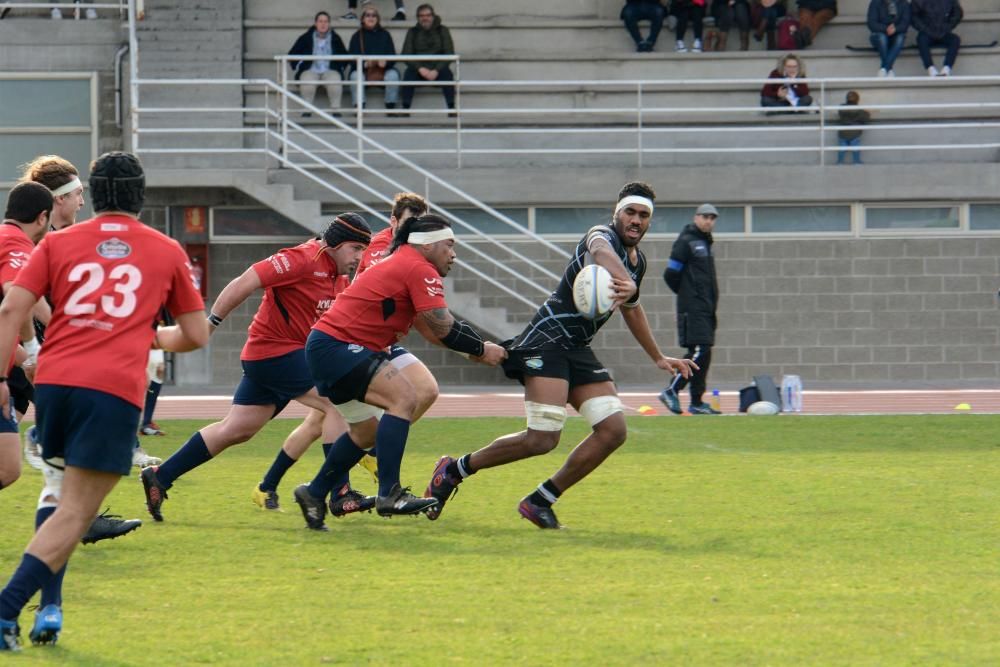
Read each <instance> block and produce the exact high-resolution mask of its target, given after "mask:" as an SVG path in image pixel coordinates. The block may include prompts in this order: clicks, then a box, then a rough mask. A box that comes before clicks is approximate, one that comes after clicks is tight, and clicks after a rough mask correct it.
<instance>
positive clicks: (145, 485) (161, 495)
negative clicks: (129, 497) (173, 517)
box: [139, 466, 168, 521]
mask: <svg viewBox="0 0 1000 667" xmlns="http://www.w3.org/2000/svg"><path fill="white" fill-rule="evenodd" d="M159 469H160V467H159V466H150V467H148V468H143V469H142V472H140V473H139V479H141V480H142V490H143V491H145V492H146V509H148V510H149V513H150V514H151V515H152V517H153V521H163V514H162V513H161V512H160V508H161V507H162V506H163V501H164V500H166V499H167V497H168V496H167V487H165V486H163V485H162V484H160V480H159V479H157V478H156V471H157V470H159Z"/></svg>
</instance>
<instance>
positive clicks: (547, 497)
mask: <svg viewBox="0 0 1000 667" xmlns="http://www.w3.org/2000/svg"><path fill="white" fill-rule="evenodd" d="M561 495H562V491H560V490H559V489H558V488H557V487H556V485H555V484H553V483H552V480H551V479H547V480H545V481H544V482H542V483H541V484H539V485H538V488H537V489H535V492H534V493H532V494H531V495H530V496H528V502H530V503H531V504H532V505H538V506H539V507H552V503H554V502H555V501H557V500H559V496H561Z"/></svg>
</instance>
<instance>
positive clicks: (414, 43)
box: [400, 4, 455, 115]
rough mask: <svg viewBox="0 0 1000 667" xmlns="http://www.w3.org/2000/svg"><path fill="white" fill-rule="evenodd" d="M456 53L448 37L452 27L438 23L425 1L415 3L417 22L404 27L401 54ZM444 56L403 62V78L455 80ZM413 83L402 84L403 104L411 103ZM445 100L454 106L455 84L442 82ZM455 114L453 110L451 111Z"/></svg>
mask: <svg viewBox="0 0 1000 667" xmlns="http://www.w3.org/2000/svg"><path fill="white" fill-rule="evenodd" d="M454 54H455V44H454V43H453V42H452V41H451V31H450V30H448V28H446V27H445V26H443V25H441V17H440V16H437V15H436V14H435V13H434V8H433V7H431V6H430V5H428V4H423V5H420V6H419V7H417V25H415V26H413V27H412V28H410V29H409V30H407V31H406V40H405V41H404V42H403V51H402V53H401V54H400V55H404V56H450V55H454ZM454 80H455V75H454V74H452V72H451V67H449V66H448V61H447V60H439V61H412V62H409V63H407V64H406V72H405V73H404V74H403V81H441V82H447V81H454ZM414 92H416V86H403V108H404V109H409V108H410V105H411V104H413V93H414ZM441 93H442V94H443V95H444V103H445V105H446V106H447V107H448V108H449V109H454V108H455V86H453V85H451V84H448V83H446V84H445V85H442V86H441ZM450 115H454V113H452V114H450Z"/></svg>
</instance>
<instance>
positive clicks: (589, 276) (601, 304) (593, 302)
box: [573, 264, 614, 320]
mask: <svg viewBox="0 0 1000 667" xmlns="http://www.w3.org/2000/svg"><path fill="white" fill-rule="evenodd" d="M612 282H613V279H612V278H611V274H610V273H609V272H608V270H607V269H605V268H604V267H603V266H601V265H599V264H588V265H587V266H585V267H583V268H582V269H581V270H580V273H578V274H576V279H575V280H574V281H573V303H574V304H576V309H577V310H578V311H579V312H580V314H581V315H583V316H584V317H586V318H587V319H588V320H593V319H596V318H598V317H601V316H602V315H605V314H606V313H607V312H608V311H609V310H611V304H612V303H614V295H613V293H612V289H611V285H612Z"/></svg>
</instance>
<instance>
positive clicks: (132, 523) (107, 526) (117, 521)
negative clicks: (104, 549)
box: [80, 509, 142, 544]
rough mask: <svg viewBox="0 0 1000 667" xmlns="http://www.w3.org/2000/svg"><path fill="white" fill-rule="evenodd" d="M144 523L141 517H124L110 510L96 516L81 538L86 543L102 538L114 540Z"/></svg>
mask: <svg viewBox="0 0 1000 667" xmlns="http://www.w3.org/2000/svg"><path fill="white" fill-rule="evenodd" d="M141 525H142V521H140V520H139V519H123V518H122V517H121V515H120V514H108V510H107V509H105V510H104V511H103V512H101V513H100V514H98V515H97V516H96V517H94V520H93V521H92V522H91V524H90V528H88V529H87V534H86V535H84V536H83V539H82V540H80V541H81V542H83V543H84V544H93V543H94V542H100V541H101V540H113V539H115V538H116V537H121V536H122V535H126V534H128V533H131V532H132V531H133V530H135V529H136V528H138V527H139V526H141Z"/></svg>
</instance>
